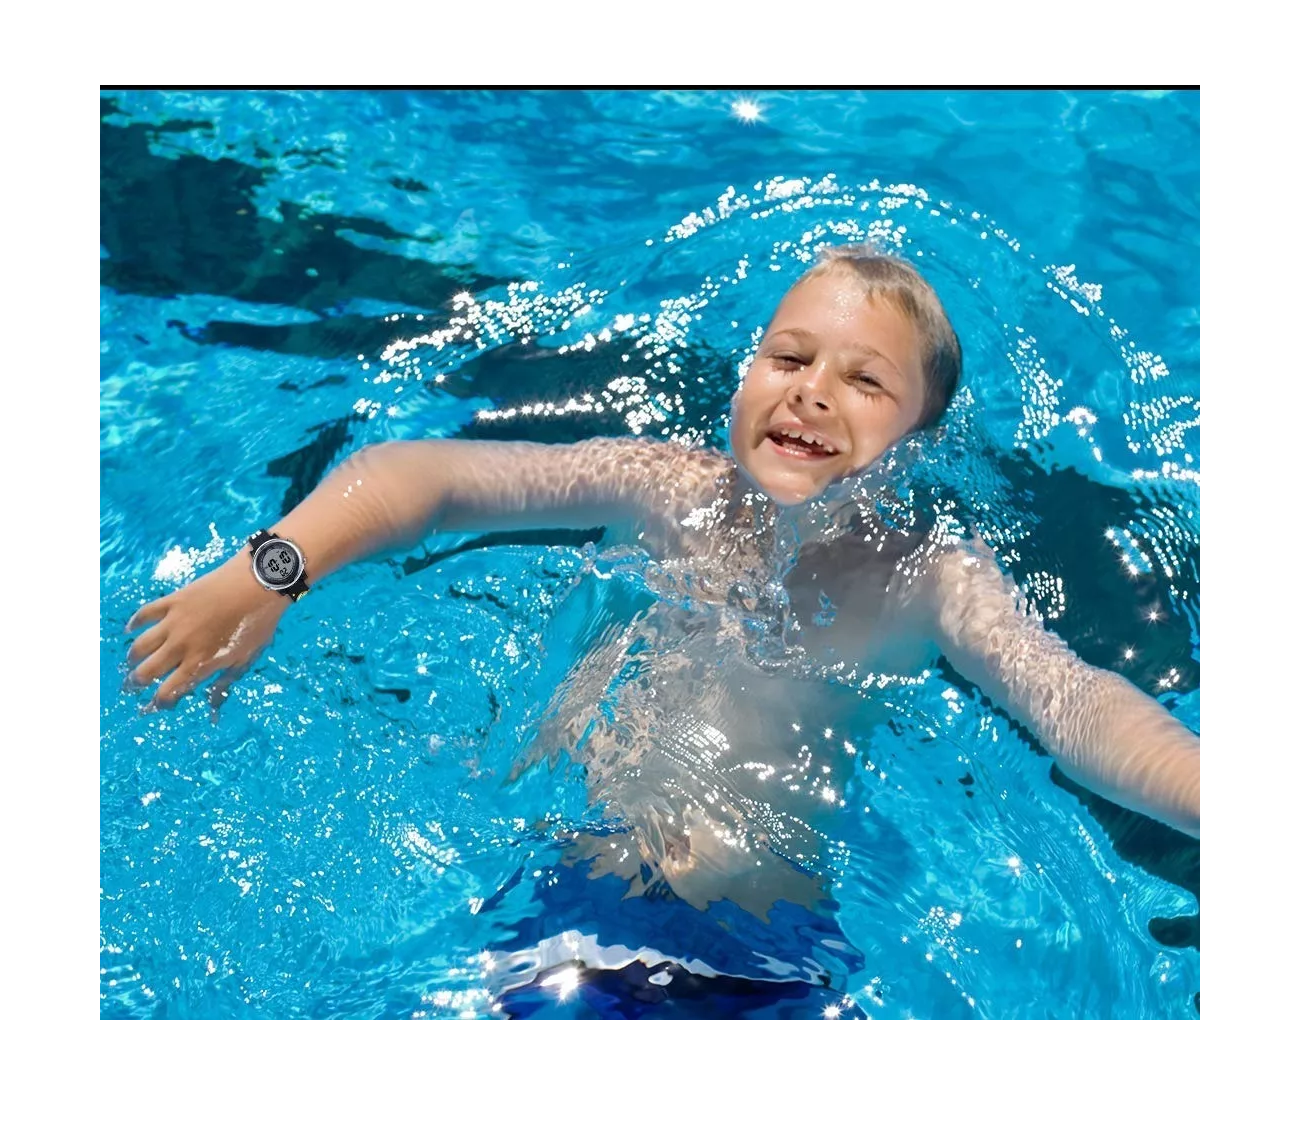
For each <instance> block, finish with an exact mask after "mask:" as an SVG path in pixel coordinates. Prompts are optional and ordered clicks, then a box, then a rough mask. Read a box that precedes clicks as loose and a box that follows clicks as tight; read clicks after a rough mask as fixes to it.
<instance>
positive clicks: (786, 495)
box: [738, 461, 826, 507]
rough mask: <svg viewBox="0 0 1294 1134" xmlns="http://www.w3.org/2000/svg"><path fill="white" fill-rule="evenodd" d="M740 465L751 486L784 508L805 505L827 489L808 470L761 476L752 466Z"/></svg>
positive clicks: (741, 463)
mask: <svg viewBox="0 0 1294 1134" xmlns="http://www.w3.org/2000/svg"><path fill="white" fill-rule="evenodd" d="M752 463H753V462H752ZM738 464H739V465H740V466H741V470H742V472H744V473H745V474H746V479H747V480H749V481H750V483H751V484H753V485H754V486H755V487H756V488H757V489H759V491H760V492H762V493H763V494H764V495H765V496H767V497H768V498H769V499H770V500H772V501H773V502H774V503H776V504H781V505H782V506H783V507H791V506H793V505H795V504H803V503H805V502H806V501H809V500H812V499H813V498H814V497H815V496H820V495H822V493H823V491H824V490H825V489H826V485H825V484H822V483H820V481H819V479H817V478H814V477H812V476H809V475H808V474H807V470H806V471H805V472H803V473H786V472H777V473H773V474H765V475H763V476H761V475H760V473H759V471H758V470H757V469H755V468H751V467H750V465H748V464H746V463H744V462H740V461H739V462H738Z"/></svg>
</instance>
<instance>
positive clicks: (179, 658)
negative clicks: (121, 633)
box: [122, 550, 290, 720]
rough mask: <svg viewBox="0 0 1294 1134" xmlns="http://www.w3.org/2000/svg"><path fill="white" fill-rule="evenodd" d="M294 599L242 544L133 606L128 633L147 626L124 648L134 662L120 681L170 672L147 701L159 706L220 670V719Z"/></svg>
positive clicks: (214, 702) (140, 684) (214, 693)
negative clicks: (271, 586)
mask: <svg viewBox="0 0 1294 1134" xmlns="http://www.w3.org/2000/svg"><path fill="white" fill-rule="evenodd" d="M289 602H290V600H289V599H286V598H284V597H283V596H282V595H277V594H274V593H272V592H271V591H267V590H266V589H265V588H264V587H262V586H261V585H260V584H259V583H258V582H257V581H256V579H255V578H254V577H253V575H252V571H251V560H250V558H249V556H248V553H247V552H246V550H244V551H242V552H240V553H239V554H238V555H236V556H234V557H233V558H232V559H228V560H226V561H225V562H224V563H222V564H221V565H220V566H219V567H217V568H216V569H215V570H214V571H210V572H208V573H207V574H206V575H203V576H202V577H201V578H200V579H195V580H194V581H193V582H192V583H189V584H188V585H187V586H185V587H182V588H181V589H180V590H178V591H176V592H174V593H173V594H169V595H165V596H163V597H162V598H160V599H157V600H155V601H153V602H150V603H147V604H145V605H144V606H142V607H140V608H139V609H138V610H137V611H135V613H134V614H133V615H132V616H131V617H130V620H129V621H128V622H127V623H126V633H127V634H131V633H134V632H135V631H137V630H141V629H143V628H144V627H145V626H148V627H149V629H147V630H144V632H143V633H142V634H140V635H139V637H138V638H136V639H135V641H134V642H133V643H132V644H131V647H130V651H129V652H128V653H127V654H126V661H127V662H128V663H129V664H130V665H131V666H133V667H134V668H133V669H132V670H131V672H130V674H129V675H128V676H127V677H126V680H125V682H124V683H123V685H122V688H123V689H142V688H144V687H145V686H147V685H151V684H152V683H153V682H154V681H156V680H158V679H159V678H165V680H163V681H162V684H161V687H160V688H159V689H158V690H157V692H156V693H154V694H153V697H152V699H151V700H150V701H149V703H148V704H147V705H146V706H145V707H144V709H143V711H144V712H153V711H155V710H157V709H171V708H174V707H175V704H176V702H177V701H179V699H180V698H181V697H183V696H184V695H185V694H186V693H188V692H190V691H191V690H192V689H193V688H194V687H195V686H196V685H198V683H199V682H201V681H203V680H205V679H206V678H207V677H209V676H210V675H211V674H213V673H220V677H219V678H218V679H217V680H216V681H215V682H213V683H212V685H211V688H210V690H209V693H208V696H209V699H210V701H211V709H212V719H213V720H214V719H215V715H216V713H217V712H218V710H219V708H220V706H221V704H223V703H224V700H225V698H226V697H227V696H228V695H229V686H230V685H231V684H232V683H233V682H234V681H237V680H238V678H240V677H241V676H242V675H243V674H244V673H246V672H247V670H248V668H249V667H250V666H251V664H252V663H253V662H254V661H255V660H256V658H257V656H258V655H259V654H260V652H261V651H262V650H263V649H264V648H265V647H266V646H267V645H268V644H269V642H270V639H271V638H273V637H274V630H275V628H276V627H277V626H278V622H279V619H280V618H281V617H282V616H283V612H284V611H285V610H286V609H287V608H288V605H289ZM168 674H169V676H167V675H168Z"/></svg>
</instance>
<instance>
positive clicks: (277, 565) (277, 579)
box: [247, 530, 310, 602]
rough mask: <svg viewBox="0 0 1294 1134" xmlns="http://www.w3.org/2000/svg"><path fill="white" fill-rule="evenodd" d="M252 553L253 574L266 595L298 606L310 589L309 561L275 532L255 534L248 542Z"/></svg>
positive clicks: (289, 541)
mask: <svg viewBox="0 0 1294 1134" xmlns="http://www.w3.org/2000/svg"><path fill="white" fill-rule="evenodd" d="M247 546H248V547H250V548H251V552H252V574H253V575H255V576H256V581H257V582H258V583H260V585H261V586H262V587H264V588H265V589H266V590H267V591H274V592H275V593H276V594H281V595H286V596H287V597H288V598H290V599H291V600H292V601H293V602H296V601H297V600H298V599H299V598H300V597H301V596H302V595H304V594H305V593H306V591H308V590H309V589H310V585H309V583H308V582H307V580H306V557H305V556H304V555H302V554H301V549H300V548H299V547H297V545H296V544H295V543H293V542H292V541H291V540H290V539H284V538H283V537H282V536H280V535H276V534H275V533H274V532H271V531H265V530H261V531H258V532H253V533H252V536H251V538H250V539H249V540H248V541H247Z"/></svg>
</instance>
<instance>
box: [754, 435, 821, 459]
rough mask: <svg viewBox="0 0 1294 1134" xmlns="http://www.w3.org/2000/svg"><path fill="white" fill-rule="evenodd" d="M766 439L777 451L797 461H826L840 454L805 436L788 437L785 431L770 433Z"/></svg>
mask: <svg viewBox="0 0 1294 1134" xmlns="http://www.w3.org/2000/svg"><path fill="white" fill-rule="evenodd" d="M766 440H767V441H768V443H769V445H771V446H772V447H773V450H774V451H775V452H776V453H778V454H779V455H781V456H783V457H790V458H791V459H793V460H797V461H825V460H829V459H830V458H832V457H836V456H839V454H838V453H837V452H836V451H835V450H833V449H828V448H826V447H825V446H823V445H820V444H818V443H817V442H815V441H808V440H806V439H805V438H803V437H788V436H787V435H786V434H785V433H770V434H769V435H768V437H767V438H766Z"/></svg>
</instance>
